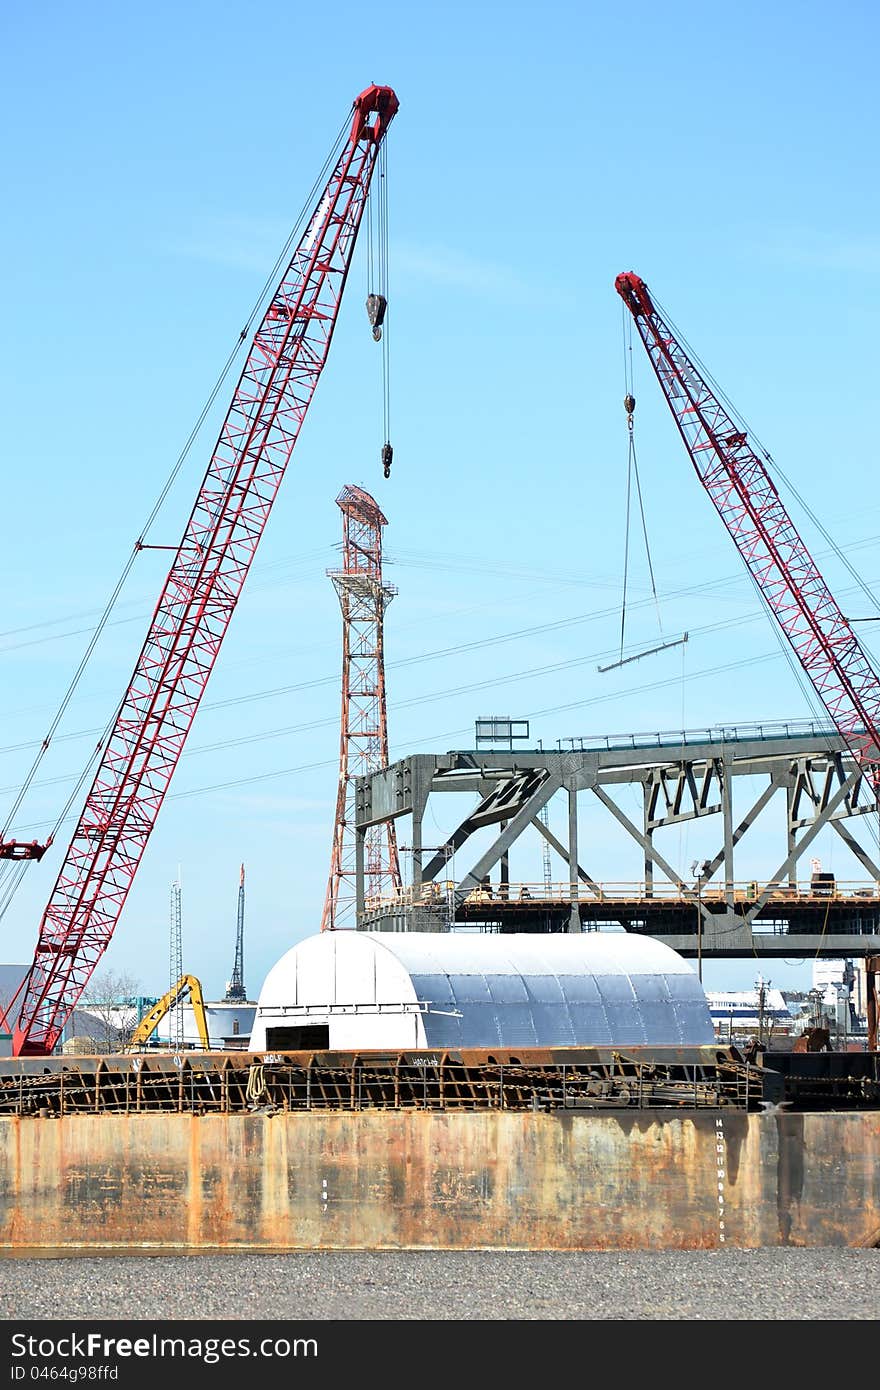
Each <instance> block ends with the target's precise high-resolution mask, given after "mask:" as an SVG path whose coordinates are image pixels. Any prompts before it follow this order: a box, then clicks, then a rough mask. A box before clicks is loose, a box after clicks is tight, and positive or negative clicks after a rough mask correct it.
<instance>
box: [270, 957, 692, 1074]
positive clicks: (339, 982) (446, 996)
mask: <svg viewBox="0 0 880 1390" xmlns="http://www.w3.org/2000/svg"><path fill="white" fill-rule="evenodd" d="M713 1041H714V1031H713V1027H712V1019H711V1015H710V1012H709V1005H708V1002H707V999H706V995H705V993H704V991H703V986H702V984H701V983H700V981H699V979H698V977H697V974H696V972H695V971H694V970H693V969H692V968H691V967H690V966H689V965H688V964H687V962H686V961H685V960H684V959H683V958H682V957H681V956H680V955H678V953H677V952H675V951H673V950H672V949H671V948H670V947H668V946H666V945H664V944H663V943H662V942H660V941H656V940H655V939H654V938H653V937H647V936H634V935H628V934H627V933H626V932H582V933H577V934H571V935H569V934H567V933H549V934H542V933H520V934H516V935H507V934H504V935H496V934H491V935H489V934H480V935H470V934H467V933H459V932H360V931H351V930H349V931H326V932H321V933H319V934H318V935H317V936H310V937H307V938H306V940H304V941H301V942H300V943H299V944H298V945H296V946H294V947H293V948H292V949H291V950H289V951H288V952H287V953H286V954H285V955H283V956H282V957H281V959H280V960H279V961H278V962H277V964H276V965H274V966H273V967H272V969H271V970H270V971H269V973H268V975H267V976H266V979H265V981H264V983H263V987H262V989H261V991H260V997H259V1000H258V1002H257V1012H256V1017H255V1019H254V1024H253V1029H252V1032H251V1040H250V1048H251V1051H253V1052H291V1051H297V1050H304V1049H314V1050H327V1049H330V1050H333V1051H346V1052H348V1051H369V1050H374V1049H377V1048H425V1047H427V1048H462V1047H464V1048H468V1047H473V1048H489V1047H499V1048H509V1047H521V1048H526V1047H566V1046H576V1047H603V1046H613V1047H618V1046H620V1047H627V1046H635V1045H644V1044H646V1043H647V1044H657V1045H668V1046H679V1047H697V1046H702V1045H704V1044H706V1043H711V1042H713Z"/></svg>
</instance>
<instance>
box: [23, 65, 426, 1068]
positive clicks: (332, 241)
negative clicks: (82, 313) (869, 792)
mask: <svg viewBox="0 0 880 1390" xmlns="http://www.w3.org/2000/svg"><path fill="white" fill-rule="evenodd" d="M352 109H353V118H352V124H351V130H350V131H349V134H348V137H347V139H346V140H345V142H344V144H343V146H342V152H341V154H340V155H339V158H338V159H337V162H336V164H335V167H334V169H333V172H332V173H331V175H330V177H329V179H328V181H327V184H326V186H325V188H324V190H323V192H322V193H321V195H320V197H319V198H318V201H317V203H316V205H315V210H314V212H313V213H312V216H311V218H310V220H309V223H308V225H307V227H306V230H305V232H304V234H303V236H302V238H301V240H300V242H299V244H298V246H297V248H296V250H295V252H294V254H293V256H292V258H291V260H290V263H289V265H288V266H287V268H286V270H285V271H284V274H283V276H282V278H281V280H280V282H279V283H278V286H277V288H276V289H275V292H274V294H273V295H272V299H271V302H270V303H269V306H268V308H267V309H266V312H265V314H264V316H263V319H262V322H261V324H260V326H259V328H258V329H257V331H256V333H255V334H254V338H253V341H252V343H251V346H250V349H249V351H248V355H247V360H246V362H245V365H244V368H243V370H242V373H241V376H240V378H239V381H238V385H237V386H236V389H235V392H234V395H233V398H232V403H231V405H230V407H229V410H228V413H227V415H226V419H225V421H224V423H223V426H222V429H221V431H220V436H219V439H218V441H217V444H216V447H215V449H214V452H213V455H212V458H211V461H210V463H209V465H208V469H207V472H206V474H205V478H204V481H203V482H202V485H201V488H200V490H199V494H198V497H197V498H196V502H195V506H194V507H193V510H192V513H191V515H190V518H189V521H188V523H187V526H186V530H185V532H184V535H183V539H182V540H181V542H180V545H179V547H178V549H177V552H176V555H175V558H174V560H173V562H172V565H171V569H170V570H169V573H168V577H167V579H166V581H165V585H164V588H163V590H162V593H161V595H160V597H159V601H158V603H157V605H156V609H155V612H154V614H153V618H152V620H151V623H150V627H149V631H148V633H147V637H146V640H145V642H144V645H143V648H142V650H141V653H140V656H139V657H138V660H137V664H136V666H135V669H134V673H133V675H132V678H131V681H130V682H129V685H128V689H127V690H126V692H125V695H124V697H123V699H122V702H121V704H120V706H119V711H118V713H117V716H116V720H115V723H114V726H113V729H112V732H111V733H110V735H109V736H108V738H107V741H106V743H105V745H104V749H103V752H102V755H101V759H100V763H99V765H98V769H97V772H96V774H95V777H94V781H93V783H92V786H91V790H90V791H89V793H88V796H87V797H86V801H85V804H84V806H83V809H82V812H81V814H80V817H79V821H78V823H77V826H76V829H75V830H74V832H73V837H72V839H71V841H70V846H69V848H68V850H67V853H66V856H65V859H64V862H63V864H62V866H61V870H60V872H59V874H58V879H57V882H56V884H55V887H54V889H53V892H52V895H51V897H50V899H49V904H48V906H47V908H46V910H45V913H44V914H43V919H42V922H41V923H40V930H39V938H38V941H37V945H36V950H35V952H34V959H33V963H32V964H31V967H30V970H29V972H28V975H27V976H26V978H25V980H24V981H23V983H22V986H21V988H20V990H19V992H18V994H17V995H16V998H15V1000H14V1001H13V1006H12V1007H10V1009H9V1010H8V1017H9V1021H10V1022H12V1021H13V1020H14V1031H13V1053H14V1055H15V1056H46V1055H48V1054H49V1053H51V1051H52V1049H53V1048H54V1046H55V1044H56V1042H57V1041H58V1039H59V1037H60V1035H61V1032H62V1029H63V1028H64V1025H65V1023H66V1022H67V1020H68V1018H69V1017H70V1015H71V1013H72V1012H73V1009H74V1007H75V1005H76V1003H77V1001H78V999H79V998H80V995H81V994H82V992H83V989H84V988H85V986H86V984H87V982H88V980H89V977H90V976H91V974H92V972H93V970H94V969H95V966H96V965H97V963H98V961H99V960H100V958H101V956H102V954H103V952H104V951H105V949H106V948H107V945H108V944H109V942H110V939H111V937H112V935H113V930H114V928H115V926H116V923H117V921H118V920H119V916H120V913H121V912H122V909H123V906H124V904H125V900H126V898H127V896H128V892H129V889H130V888H131V885H132V881H133V879H134V876H135V872H136V870H137V867H138V864H139V863H140V861H141V858H142V856H143V853H144V850H145V848H146V845H147V841H148V839H149V836H150V833H151V831H152V829H153V826H154V825H155V823H156V818H157V816H158V814H159V809H160V807H161V805H162V801H163V799H164V796H165V793H166V791H167V790H168V785H169V783H170V781H171V777H172V774H173V772H174V769H175V767H176V766H177V762H178V759H179V758H180V754H181V752H182V749H183V745H184V743H185V741H186V737H187V734H188V733H189V730H190V727H191V725H192V722H193V719H194V718H195V714H196V711H197V709H198V706H199V701H200V699H201V697H202V694H203V692H204V689H205V686H206V684H207V681H208V677H209V675H210V673H211V670H212V669H213V666H214V662H215V661H216V659H217V654H218V652H219V650H220V644H221V642H222V640H223V636H224V634H225V632H226V630H227V628H228V626H229V622H230V619H231V617H232V613H233V610H234V608H235V605H236V602H237V600H238V597H239V594H240V593H241V589H242V585H243V584H244V581H245V577H246V575H247V572H248V569H249V567H250V563H251V561H252V559H253V557H254V552H255V551H256V548H257V544H258V542H259V539H260V536H261V535H262V533H263V529H264V527H265V525H266V521H267V520H268V516H269V512H270V509H271V507H272V503H273V501H274V499H275V496H276V494H277V492H278V488H279V486H280V484H281V480H282V478H283V476H284V471H285V468H286V466H287V464H288V462H289V459H290V456H291V453H292V452H293V447H294V445H295V444H296V441H297V437H298V435H299V431H300V427H301V425H302V423H303V420H304V418H305V415H306V411H307V410H308V407H309V404H310V402H311V399H312V396H313V395H314V391H315V387H316V385H317V383H318V378H319V376H320V374H321V370H322V368H323V366H324V362H325V361H326V358H327V352H328V350H329V347H330V341H331V338H332V336H333V330H334V327H335V324H336V318H337V313H338V310H339V303H340V299H341V296H342V291H343V288H344V285H345V281H346V278H347V276H348V271H349V267H350V264H351V257H352V252H353V249H354V244H355V241H356V238H357V233H358V229H359V227H360V223H361V218H362V215H363V212H364V206H365V203H366V198H367V193H368V191H369V186H370V179H371V177H372V174H373V170H374V168H375V165H376V160H377V156H378V152H379V148H380V146H381V143H382V141H383V139H384V137H385V134H386V132H387V129H388V126H389V124H390V122H391V121H392V120H393V118H394V116H395V114H396V112H397V109H398V101H397V97H396V96H395V94H394V92H393V91H392V90H391V88H390V87H379V86H375V85H373V86H370V87H368V88H366V90H365V91H363V92H361V94H360V96H358V97H357V98H356V99H355V101H354V103H353V108H352ZM16 1009H17V1013H16V1012H15V1010H16Z"/></svg>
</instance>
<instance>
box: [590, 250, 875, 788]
mask: <svg viewBox="0 0 880 1390" xmlns="http://www.w3.org/2000/svg"><path fill="white" fill-rule="evenodd" d="M614 286H615V289H616V290H617V292H618V294H619V295H620V296H621V298H622V299H623V301H624V303H625V304H626V306H627V308H628V309H629V310H630V312H631V314H632V316H633V318H634V320H635V324H636V328H637V329H638V332H639V336H640V337H641V339H642V342H643V343H644V345H645V348H646V350H647V353H648V357H649V358H650V361H651V365H652V367H653V368H654V371H655V373H656V375H657V379H658V380H659V382H660V385H661V387H662V388H663V394H664V395H665V397H666V400H667V402H668V404H669V408H670V410H671V411H672V414H673V416H674V419H675V423H676V425H677V426H678V429H679V432H680V434H681V437H682V439H683V440H684V442H685V446H686V448H687V451H688V453H689V454H690V457H691V460H692V462H693V465H694V468H695V469H696V472H697V477H698V478H699V479H700V482H701V483H702V484H703V487H704V488H705V489H706V491H707V492H708V494H709V496H710V497H711V499H712V502H713V503H714V505H715V508H716V510H717V511H718V514H719V515H720V517H721V519H722V521H723V522H724V524H725V526H726V527H727V529H728V531H729V532H730V535H731V536H732V537H733V540H734V541H735V543H736V546H737V549H738V550H739V552H740V554H741V555H742V557H743V559H744V560H745V562H746V564H747V566H748V568H749V570H750V571H751V573H752V575H753V576H754V579H755V581H756V583H757V584H758V587H759V589H760V591H761V593H762V594H763V595H764V597H765V599H766V600H767V603H768V605H769V607H770V609H771V611H772V612H773V613H774V614H775V616H776V619H777V621H778V622H779V625H780V627H781V628H782V631H783V633H784V634H785V636H786V638H787V639H788V641H789V643H790V644H791V646H792V648H793V649H794V652H795V654H796V655H797V657H798V659H799V661H800V663H801V665H802V666H803V668H804V670H805V671H806V673H807V675H808V676H809V678H810V680H811V681H812V683H813V686H814V688H815V690H816V692H817V694H818V695H819V697H820V699H821V700H822V703H823V704H824V706H825V708H826V709H827V711H828V713H829V714H830V716H831V718H832V720H833V721H834V725H835V727H836V728H837V730H838V732H839V733H840V734H841V736H842V738H843V739H844V741H845V743H846V745H847V747H848V748H849V750H850V752H851V753H852V755H853V757H854V758H855V760H856V762H857V763H858V765H859V766H860V767H861V768H862V769H863V770H864V772H865V773H866V775H867V777H868V779H869V781H870V783H871V785H872V788H873V791H874V796H875V800H876V799H877V798H878V796H880V763H878V759H880V680H878V677H877V673H876V671H875V670H874V668H873V666H872V664H871V662H870V660H869V658H868V656H867V654H866V653H865V651H864V649H863V647H862V646H861V644H860V642H859V640H858V638H857V637H856V634H855V632H854V631H853V629H852V627H851V625H850V623H849V622H848V621H847V619H846V618H845V617H844V615H843V613H841V611H840V608H839V607H838V605H837V602H836V600H835V598H834V596H833V594H832V593H831V591H830V590H829V588H828V586H827V584H826V583H825V580H824V579H823V578H822V575H821V574H820V573H819V570H818V569H817V567H816V565H815V563H814V561H813V559H812V558H811V556H810V554H809V552H808V551H807V548H806V546H805V545H804V543H803V541H802V540H801V538H800V536H799V535H798V533H797V531H796V529H795V526H794V522H793V521H792V519H791V517H790V516H789V514H788V512H787V511H786V509H785V506H784V505H783V503H782V500H781V499H780V497H779V494H778V492H777V490H776V488H775V486H774V484H773V481H772V479H771V478H770V475H769V474H768V472H767V469H766V468H765V466H764V464H763V463H762V461H761V459H760V458H758V456H757V454H756V453H755V452H754V450H753V449H752V448H751V447H750V445H749V443H748V439H747V437H746V435H745V433H744V432H743V430H742V428H741V427H740V426H739V425H738V424H736V423H735V422H734V421H733V420H732V419H731V417H730V415H729V414H728V413H727V411H726V410H725V408H724V406H723V405H722V404H721V402H720V401H719V400H718V399H717V397H716V396H715V394H714V392H713V391H712V389H711V388H710V387H709V385H708V384H707V383H706V381H705V380H704V378H703V376H702V375H701V373H700V372H699V370H698V369H697V367H696V366H695V365H694V363H693V362H692V361H691V360H690V358H689V357H688V355H687V353H686V352H685V350H684V348H683V347H682V346H681V344H680V343H679V342H678V341H677V340H676V337H675V335H674V334H673V332H672V330H671V328H670V327H669V325H668V324H667V323H666V322H665V321H664V319H663V318H662V317H661V315H660V314H659V312H658V311H657V309H656V307H655V305H654V302H653V300H652V298H651V295H650V293H649V291H648V287H647V285H646V284H645V282H644V281H643V280H641V279H640V278H639V276H638V275H635V274H633V273H632V272H631V271H629V272H625V273H624V274H621V275H618V277H617V279H616V280H615V282H614Z"/></svg>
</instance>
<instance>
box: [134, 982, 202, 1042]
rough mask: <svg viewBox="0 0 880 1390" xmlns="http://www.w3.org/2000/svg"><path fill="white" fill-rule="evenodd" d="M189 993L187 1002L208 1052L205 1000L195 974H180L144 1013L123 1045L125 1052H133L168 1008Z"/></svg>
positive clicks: (147, 1036)
mask: <svg viewBox="0 0 880 1390" xmlns="http://www.w3.org/2000/svg"><path fill="white" fill-rule="evenodd" d="M187 995H189V1002H190V1004H191V1006H192V1011H193V1014H194V1015H195V1020H196V1027H197V1028H198V1030H199V1039H200V1041H201V1044H202V1047H203V1048H204V1050H205V1052H210V1050H211V1044H210V1043H209V1041H208V1016H207V1014H206V1012H205V1001H204V998H203V997H202V986H201V982H200V981H199V980H197V979H196V977H195V975H181V977H180V979H179V980H178V981H177V984H176V985H172V986H171V988H170V989H169V990H168V992H167V994H163V995H162V998H161V999H160V1000H159V1001H158V1002H157V1003H156V1004H154V1005H153V1007H152V1008H151V1009H150V1011H149V1013H146V1014H144V1016H143V1018H142V1019H141V1021H140V1023H139V1024H138V1026H137V1028H136V1029H135V1030H134V1032H133V1033H132V1035H131V1042H130V1043H128V1045H127V1046H126V1047H125V1049H124V1050H125V1051H126V1052H133V1051H135V1050H136V1049H137V1048H139V1047H143V1045H144V1043H145V1042H146V1041H147V1039H148V1038H150V1037H151V1036H152V1034H153V1031H154V1029H155V1028H157V1027H158V1025H159V1023H161V1021H162V1019H163V1018H164V1017H165V1015H166V1014H167V1013H168V1011H169V1010H170V1009H173V1008H174V1006H175V1005H176V1004H182V1003H183V1001H184V999H185V998H186V997H187Z"/></svg>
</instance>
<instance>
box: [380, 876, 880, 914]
mask: <svg viewBox="0 0 880 1390" xmlns="http://www.w3.org/2000/svg"><path fill="white" fill-rule="evenodd" d="M766 887H767V885H766V884H763V883H760V882H758V881H757V880H751V881H748V882H745V881H744V882H733V883H723V882H721V881H717V882H716V881H711V882H709V883H703V884H701V885H700V887H699V889H698V888H697V886H696V885H690V884H688V885H686V886H685V887H682V886H681V885H679V884H677V883H669V882H665V881H655V882H654V883H653V884H650V885H648V884H646V883H644V882H638V881H622V882H602V883H594V884H585V883H579V884H578V897H579V899H580V900H581V901H582V902H591V901H600V902H619V903H624V902H625V903H633V902H645V903H651V904H658V903H659V904H669V905H670V906H672V905H681V904H683V903H688V904H695V903H697V902H698V901H699V900H700V899H701V900H702V901H703V902H704V903H706V904H710V903H719V904H723V903H727V902H734V903H742V904H748V903H752V902H754V901H755V900H756V899H757V898H758V897H760V896H761V895H762V894H763V893H764V891H765V889H766ZM455 893H456V884H455V881H454V880H452V879H446V880H442V881H432V882H431V883H423V884H421V885H419V886H418V887H417V888H413V887H407V888H404V889H403V890H402V892H400V893H398V894H396V895H394V896H392V897H382V898H378V897H377V898H368V899H367V900H366V903H365V907H366V909H367V911H369V912H374V911H381V910H387V909H394V908H401V907H437V906H442V905H443V904H444V903H447V902H450V901H451V900H452V899H453V898H454V896H455ZM571 898H572V890H571V884H570V883H568V882H558V883H549V884H548V883H545V882H543V881H542V882H528V883H506V884H505V883H489V884H481V885H479V886H478V887H475V888H472V889H471V890H470V892H468V893H467V894H466V896H465V899H464V901H465V903H469V904H480V903H499V904H507V905H510V904H514V905H515V904H525V905H530V904H531V905H539V904H542V903H570V902H571ZM878 898H880V883H878V882H875V881H874V880H867V881H856V880H841V881H835V882H833V883H831V882H827V881H825V882H822V883H812V882H810V881H806V882H803V883H794V884H789V883H774V884H772V885H770V895H769V898H768V903H774V902H775V903H780V904H782V903H791V902H793V901H796V902H803V903H811V902H813V903H816V902H818V903H827V902H828V901H835V900H837V901H840V900H848V901H850V902H854V901H858V900H859V899H862V900H871V899H874V900H876V899H878Z"/></svg>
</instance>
